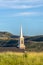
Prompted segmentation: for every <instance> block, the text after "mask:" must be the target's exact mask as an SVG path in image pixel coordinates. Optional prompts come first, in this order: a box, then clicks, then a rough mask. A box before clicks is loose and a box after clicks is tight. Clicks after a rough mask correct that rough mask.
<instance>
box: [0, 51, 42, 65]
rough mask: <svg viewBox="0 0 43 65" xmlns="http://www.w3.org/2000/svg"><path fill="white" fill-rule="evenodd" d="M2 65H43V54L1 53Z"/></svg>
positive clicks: (0, 64) (0, 62)
mask: <svg viewBox="0 0 43 65" xmlns="http://www.w3.org/2000/svg"><path fill="white" fill-rule="evenodd" d="M0 65H43V52H40V53H36V52H28V53H27V52H26V53H16V52H15V53H14V52H3V53H0Z"/></svg>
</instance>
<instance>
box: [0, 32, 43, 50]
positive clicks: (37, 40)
mask: <svg viewBox="0 0 43 65" xmlns="http://www.w3.org/2000/svg"><path fill="white" fill-rule="evenodd" d="M24 38H25V45H26V50H28V51H43V35H40V36H24ZM18 40H19V36H17V35H13V34H11V33H9V32H0V47H17V43H18Z"/></svg>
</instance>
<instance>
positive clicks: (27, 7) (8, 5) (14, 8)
mask: <svg viewBox="0 0 43 65" xmlns="http://www.w3.org/2000/svg"><path fill="white" fill-rule="evenodd" d="M21 25H22V28H23V34H24V35H27V36H33V35H43V0H0V31H5V32H10V33H12V34H14V35H19V34H20V26H21Z"/></svg>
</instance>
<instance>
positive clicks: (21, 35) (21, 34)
mask: <svg viewBox="0 0 43 65" xmlns="http://www.w3.org/2000/svg"><path fill="white" fill-rule="evenodd" d="M20 37H23V32H22V25H21V32H20Z"/></svg>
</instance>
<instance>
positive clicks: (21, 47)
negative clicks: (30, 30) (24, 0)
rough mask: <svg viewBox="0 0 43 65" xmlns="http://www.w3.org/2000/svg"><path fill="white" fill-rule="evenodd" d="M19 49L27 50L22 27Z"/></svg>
mask: <svg viewBox="0 0 43 65" xmlns="http://www.w3.org/2000/svg"><path fill="white" fill-rule="evenodd" d="M17 47H18V48H20V49H25V45H24V37H23V32H22V26H21V28H20V38H19V41H18V46H17Z"/></svg>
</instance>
